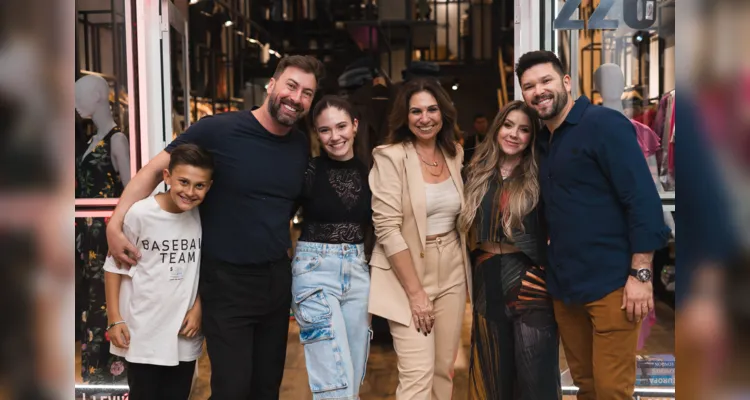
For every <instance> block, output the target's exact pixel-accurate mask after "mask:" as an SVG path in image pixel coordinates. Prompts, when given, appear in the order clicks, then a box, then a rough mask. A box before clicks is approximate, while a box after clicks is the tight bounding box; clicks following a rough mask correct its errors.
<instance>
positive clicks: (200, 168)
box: [104, 144, 214, 400]
mask: <svg viewBox="0 0 750 400" xmlns="http://www.w3.org/2000/svg"><path fill="white" fill-rule="evenodd" d="M213 169H214V164H213V159H212V157H211V154H210V153H208V152H207V151H205V150H203V149H202V148H200V147H199V146H196V145H194V144H183V145H181V146H179V147H177V148H175V149H174V150H173V151H172V154H171V158H170V162H169V168H168V169H166V170H164V172H163V174H164V182H165V183H166V184H167V185H169V186H170V189H169V191H168V192H166V193H159V194H157V195H156V196H152V197H147V198H145V199H143V200H141V201H139V202H137V203H135V204H134V205H133V206H132V207H131V208H130V210H129V211H128V213H127V215H126V216H125V222H124V224H123V231H124V232H125V234H126V235H127V236H128V239H130V240H131V242H132V243H134V244H135V245H136V247H137V248H138V249H139V251H140V252H141V258H140V260H139V261H138V264H137V265H135V266H134V267H132V268H130V269H129V270H127V269H119V268H117V266H115V263H114V260H113V259H112V258H111V257H108V258H107V261H106V262H105V265H104V270H105V271H106V272H105V278H104V282H105V290H106V295H107V315H108V319H109V321H108V323H109V325H108V327H107V333H108V335H109V339H110V341H111V343H112V346H110V352H111V353H112V354H115V355H118V356H122V357H124V358H125V360H127V362H128V372H127V374H128V385H129V386H130V394H129V398H130V399H131V400H143V399H175V400H177V399H179V400H185V399H187V398H188V397H189V395H190V388H191V385H192V378H193V373H194V371H195V360H197V359H198V357H200V355H201V352H202V349H203V336H202V335H201V334H200V326H201V302H200V298H199V297H198V274H199V266H200V249H201V221H200V216H199V214H198V205H199V204H201V202H203V199H204V197H205V196H206V193H207V192H208V190H209V188H210V187H211V184H212V182H213V181H212V174H213Z"/></svg>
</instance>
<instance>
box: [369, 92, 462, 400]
mask: <svg viewBox="0 0 750 400" xmlns="http://www.w3.org/2000/svg"><path fill="white" fill-rule="evenodd" d="M389 128H390V136H389V140H388V144H386V145H383V146H379V147H377V148H376V149H375V150H374V151H373V161H374V166H373V168H372V170H371V171H370V188H371V190H372V210H373V224H374V227H375V234H376V236H377V243H376V245H375V248H374V250H373V254H372V258H371V260H370V265H371V266H372V267H373V268H371V271H372V277H371V286H370V300H369V311H370V313H372V314H375V315H379V316H381V317H383V318H385V319H387V320H388V322H389V326H390V331H391V335H392V336H393V345H394V348H395V350H396V354H397V355H398V371H399V384H398V389H397V390H396V398H397V399H400V400H430V399H433V400H441V399H446V400H447V399H450V398H451V396H452V392H453V364H454V362H455V360H456V354H457V351H458V346H459V339H460V336H461V323H462V320H463V315H464V307H465V304H466V294H467V291H466V287H467V283H468V284H469V286H470V285H471V275H470V273H471V272H470V267H469V262H468V256H467V253H466V251H465V249H466V238H465V236H464V235H463V234H460V233H459V232H458V230H457V229H456V218H457V216H458V214H459V213H460V212H461V209H462V207H463V204H464V200H463V182H462V179H461V161H462V160H463V149H462V148H461V146H460V145H459V144H457V143H456V140H455V138H456V134H455V133H456V131H457V128H456V109H455V108H454V107H453V105H452V104H451V101H450V99H449V97H448V94H447V93H446V92H445V91H444V90H443V88H442V87H441V86H440V85H439V84H438V83H437V82H436V81H432V80H422V79H418V80H414V81H410V82H407V83H406V84H405V85H404V86H403V87H402V88H401V91H400V92H399V94H398V96H397V98H396V101H395V105H394V109H393V111H392V113H391V115H390V120H389Z"/></svg>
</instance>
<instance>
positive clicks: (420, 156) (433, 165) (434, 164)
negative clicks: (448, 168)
mask: <svg viewBox="0 0 750 400" xmlns="http://www.w3.org/2000/svg"><path fill="white" fill-rule="evenodd" d="M417 155H418V156H419V159H420V160H422V162H423V163H424V164H425V165H427V166H428V167H437V166H438V165H440V164H439V163H438V162H437V161H433V162H427V161H425V159H424V157H422V155H421V154H419V153H417Z"/></svg>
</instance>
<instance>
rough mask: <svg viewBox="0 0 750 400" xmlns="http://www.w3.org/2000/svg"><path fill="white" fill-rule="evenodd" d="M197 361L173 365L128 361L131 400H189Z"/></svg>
mask: <svg viewBox="0 0 750 400" xmlns="http://www.w3.org/2000/svg"><path fill="white" fill-rule="evenodd" d="M194 372H195V361H191V362H181V363H180V364H179V365H175V366H173V367H166V366H163V365H151V364H136V363H130V362H129V363H128V386H129V387H130V390H129V393H128V398H129V399H131V400H150V399H153V400H163V399H169V400H187V399H188V398H189V397H190V388H191V387H192V385H193V373H194Z"/></svg>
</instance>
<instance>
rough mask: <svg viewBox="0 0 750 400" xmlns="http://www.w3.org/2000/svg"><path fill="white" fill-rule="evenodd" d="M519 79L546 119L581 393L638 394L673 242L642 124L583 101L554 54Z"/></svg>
mask: <svg viewBox="0 0 750 400" xmlns="http://www.w3.org/2000/svg"><path fill="white" fill-rule="evenodd" d="M516 75H517V77H518V81H519V83H520V86H521V91H522V94H523V99H524V101H525V102H526V104H528V105H529V106H530V107H531V108H532V109H534V110H535V111H536V112H537V114H538V116H539V118H540V119H541V120H542V122H543V123H544V127H543V128H542V131H541V132H540V134H539V135H538V140H539V143H538V146H539V154H540V160H539V179H540V187H541V190H542V201H543V209H544V217H545V219H546V223H547V228H548V233H549V245H548V252H549V265H548V266H547V268H546V269H547V272H548V275H547V290H548V291H549V293H550V295H551V296H552V298H553V299H554V310H555V319H556V321H557V324H558V326H559V332H560V335H561V338H562V343H563V348H564V350H565V355H566V358H567V361H568V365H569V366H570V371H571V375H572V377H573V381H574V383H575V384H576V386H578V388H579V392H578V399H579V400H589V399H590V400H594V399H598V400H604V399H606V400H630V399H632V398H633V393H634V390H635V378H636V370H635V356H636V348H637V344H638V333H639V331H640V329H639V328H640V324H641V320H642V318H644V317H645V316H646V315H647V314H648V313H649V312H650V311H651V310H652V309H653V307H654V300H653V286H652V281H651V279H652V273H651V271H652V259H653V253H654V250H657V249H660V248H663V247H664V246H665V245H666V243H667V240H668V238H669V228H667V227H666V225H665V224H664V218H663V211H662V206H661V200H660V199H659V195H658V192H657V191H656V187H655V186H654V182H653V179H652V178H651V174H650V172H649V169H648V166H647V164H646V160H645V158H644V157H643V154H642V152H641V150H640V147H639V146H638V142H637V139H636V132H635V128H634V126H633V124H632V123H631V122H630V120H628V119H627V118H626V117H625V116H624V115H622V114H620V113H619V112H617V111H615V110H611V109H608V108H604V107H600V106H595V105H592V104H591V102H590V101H589V99H587V98H586V97H585V96H581V97H579V98H578V99H577V100H574V99H573V97H572V95H571V83H570V76H569V75H567V74H566V73H565V71H564V69H563V67H562V64H561V62H560V60H559V59H558V58H557V56H555V54H554V53H552V52H548V51H534V52H529V53H526V54H524V55H523V56H522V57H521V58H520V59H519V61H518V64H517V65H516ZM594 366H596V369H595V368H594Z"/></svg>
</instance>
